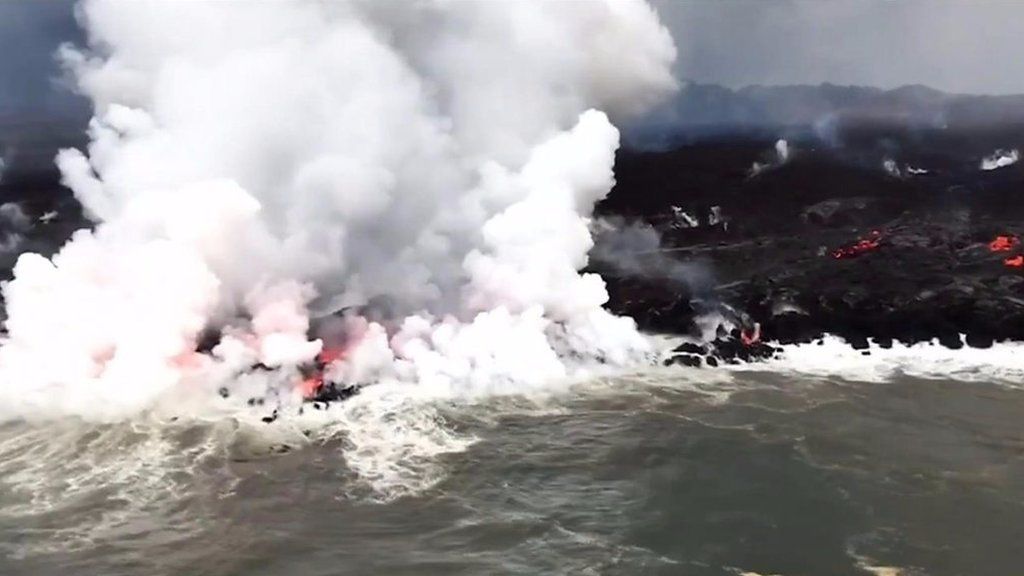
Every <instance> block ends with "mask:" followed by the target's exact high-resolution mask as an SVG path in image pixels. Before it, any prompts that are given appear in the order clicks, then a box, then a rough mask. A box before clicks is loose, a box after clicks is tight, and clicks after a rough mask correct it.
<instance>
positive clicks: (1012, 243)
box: [988, 234, 1020, 252]
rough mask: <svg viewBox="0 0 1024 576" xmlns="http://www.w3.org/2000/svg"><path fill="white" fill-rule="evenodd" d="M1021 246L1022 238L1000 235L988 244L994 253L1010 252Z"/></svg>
mask: <svg viewBox="0 0 1024 576" xmlns="http://www.w3.org/2000/svg"><path fill="white" fill-rule="evenodd" d="M1019 244H1020V238H1017V237H1016V236H1014V235H1012V234H1000V235H999V236H996V237H995V239H993V240H992V241H991V242H989V243H988V249H989V250H991V251H992V252H1009V251H1010V250H1013V249H1014V248H1016V247H1017V246H1018V245H1019Z"/></svg>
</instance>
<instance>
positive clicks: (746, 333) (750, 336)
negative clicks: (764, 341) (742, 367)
mask: <svg viewBox="0 0 1024 576" xmlns="http://www.w3.org/2000/svg"><path fill="white" fill-rule="evenodd" d="M760 341H761V324H759V323H756V322H755V323H754V327H753V329H751V330H747V329H746V328H744V329H742V330H740V342H742V343H743V345H744V346H753V345H754V344H757V343H758V342H760Z"/></svg>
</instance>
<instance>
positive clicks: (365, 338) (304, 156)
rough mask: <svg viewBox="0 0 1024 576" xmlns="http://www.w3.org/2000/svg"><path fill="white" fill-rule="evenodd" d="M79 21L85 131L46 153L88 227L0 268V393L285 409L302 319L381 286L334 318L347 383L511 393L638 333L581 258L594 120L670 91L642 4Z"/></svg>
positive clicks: (603, 139) (189, 6) (594, 358)
mask: <svg viewBox="0 0 1024 576" xmlns="http://www.w3.org/2000/svg"><path fill="white" fill-rule="evenodd" d="M81 15H82V19H83V23H84V25H85V26H86V27H87V30H88V34H89V43H90V49H88V50H82V49H77V48H70V47H68V48H64V49H63V50H62V56H63V58H64V60H65V62H66V64H67V66H68V67H69V69H70V70H71V71H72V72H73V74H74V76H75V78H76V79H77V82H78V86H79V87H80V89H81V90H82V92H83V93H85V94H86V95H88V96H89V97H90V98H91V99H92V100H93V102H94V105H95V117H94V119H93V120H92V122H91V123H90V127H89V135H90V138H91V143H90V145H89V147H88V150H87V151H86V152H84V153H83V152H80V151H78V150H65V151H63V152H61V153H60V155H59V156H58V158H57V163H58V166H59V168H60V169H61V172H62V174H63V178H64V182H65V183H66V184H67V185H68V186H69V187H70V188H71V189H72V190H73V191H74V193H75V196H76V197H77V198H78V199H79V200H80V201H81V203H82V205H83V207H84V209H85V211H86V213H87V214H89V215H90V216H91V217H92V218H93V219H94V220H95V221H96V223H97V225H96V227H95V230H93V231H86V230H83V231H79V232H78V233H76V234H75V235H74V237H73V238H72V239H71V240H70V241H69V242H68V244H67V245H66V246H64V247H63V249H62V250H61V251H60V252H59V253H58V254H56V255H55V256H54V257H53V258H52V259H47V258H44V257H42V256H39V255H36V254H24V255H22V256H21V258H20V259H19V261H18V263H17V265H16V267H15V270H14V274H15V279H14V280H13V281H11V282H10V283H9V284H7V285H6V286H5V287H4V296H5V298H6V301H7V306H8V321H7V324H6V328H7V331H8V336H7V340H6V341H5V342H4V343H3V346H2V348H0V402H2V404H3V406H4V408H3V409H2V410H5V411H9V412H11V413H13V414H19V415H24V414H29V413H33V411H34V410H35V409H37V408H38V409H42V410H45V411H46V413H48V414H62V413H73V414H79V415H84V416H87V417H95V418H111V417H120V416H122V415H125V414H128V413H132V412H134V411H137V410H140V409H146V408H148V407H151V406H153V405H155V404H158V403H159V402H160V401H161V400H162V399H165V398H168V397H171V396H173V397H175V398H181V397H189V398H192V397H201V396H202V395H204V394H208V393H210V392H211V391H216V390H218V389H221V388H223V387H233V388H237V389H240V390H246V391H251V390H258V391H260V393H263V394H267V393H273V394H276V395H278V396H279V397H280V399H281V401H286V400H287V399H288V398H291V397H294V396H295V395H297V394H298V392H297V390H298V387H297V386H296V384H295V382H296V379H297V378H298V376H297V367H298V366H300V365H302V364H303V363H306V362H309V361H310V360H311V359H312V358H313V357H314V356H316V355H317V354H318V353H319V352H320V351H321V349H322V347H323V343H322V342H321V341H320V340H319V339H312V340H311V339H310V337H309V331H310V326H311V321H313V319H314V318H315V317H316V316H318V315H321V314H323V313H327V312H332V311H335V310H338V309H340V308H342V307H346V306H360V305H363V304H365V303H367V302H370V301H371V299H375V298H377V299H379V298H382V297H383V298H386V299H387V300H388V301H389V302H392V303H393V306H392V307H391V313H390V316H389V317H388V318H382V319H379V321H374V320H369V319H365V318H360V317H355V316H352V317H349V318H346V319H342V320H339V322H343V323H344V331H345V338H344V340H345V342H346V344H345V345H346V346H347V350H345V353H344V354H343V355H338V356H339V357H340V358H341V359H340V360H338V361H336V362H335V363H334V364H333V365H332V366H331V367H330V370H331V372H332V373H333V374H334V375H335V376H336V377H337V378H339V379H340V380H343V381H346V380H347V381H359V382H362V383H366V382H372V381H376V380H388V379H397V380H403V381H409V382H416V383H418V384H419V385H422V386H424V387H427V388H429V389H433V390H440V391H445V392H460V393H477V392H480V391H490V390H494V389H498V390H505V389H513V390H514V389H518V388H521V387H523V386H531V385H541V384H543V383H545V382H548V381H550V380H552V379H557V378H563V377H566V376H568V375H572V374H573V373H574V371H576V370H577V369H579V367H581V366H586V365H591V364H594V363H604V364H612V365H620V364H626V363H629V362H634V361H637V360H638V359H640V358H643V357H644V355H645V354H646V353H647V352H648V344H647V341H646V340H645V339H644V338H642V337H641V336H640V335H639V334H638V333H637V332H636V329H635V325H634V324H633V322H632V321H631V320H629V319H624V318H616V317H613V316H611V315H610V314H609V313H607V312H605V311H604V310H603V309H602V308H601V305H602V303H603V302H604V301H605V299H606V297H607V296H606V293H605V289H604V285H603V282H602V281H601V279H600V278H599V277H597V276H594V275H586V274H585V275H581V274H579V273H578V270H580V269H582V268H583V267H584V266H585V265H586V263H587V252H588V250H589V249H590V247H591V245H592V240H591V237H590V233H589V230H588V226H587V221H588V217H589V214H590V213H591V210H592V208H593V206H594V204H595V202H597V201H598V200H600V199H601V198H602V197H604V195H605V194H606V193H607V192H608V190H609V189H610V187H611V185H612V183H613V175H612V163H613V158H614V152H615V150H616V148H617V146H618V131H617V130H616V129H615V128H614V127H613V125H612V124H611V122H610V121H609V116H610V117H611V118H613V119H614V118H622V117H626V116H628V115H632V114H636V113H639V112H642V111H643V110H645V109H646V108H647V107H649V106H650V105H653V104H654V103H656V102H657V101H658V100H659V99H661V98H662V97H663V96H665V95H667V94H669V93H671V92H672V91H673V90H674V89H675V81H674V80H673V78H672V76H671V74H670V67H671V65H672V63H673V60H674V58H675V48H674V45H673V43H672V39H671V37H670V36H669V34H668V32H667V31H666V30H665V29H664V28H663V27H662V26H661V25H660V24H659V22H658V20H657V17H656V15H655V13H654V12H653V11H652V10H651V8H650V7H649V6H648V5H647V4H646V3H644V2H643V1H641V0H636V1H607V2H574V3H539V2H536V3H535V2H525V1H524V2H457V3H443V2H417V3H406V2H383V3H381V2H344V3H330V2H328V3H325V2H316V1H312V0H310V1H296V2H263V3H247V4H245V5H244V6H242V5H240V4H237V3H230V2H223V3H220V2H195V3H184V2H157V1H153V2H144V1H140V2H131V3H125V2H119V1H116V0H88V1H86V2H85V3H83V4H82V5H81ZM596 109H600V110H604V112H600V111H597V110H596ZM311 311H312V312H311ZM214 329H216V330H217V331H219V332H220V333H221V334H222V336H221V337H220V339H219V340H218V343H217V345H216V346H215V347H214V348H213V349H212V352H210V353H208V354H207V353H199V352H197V349H198V348H199V347H200V341H201V339H202V338H203V337H204V335H205V334H208V333H209V332H210V331H211V330H214ZM570 359H571V360H570ZM252 366H260V367H261V369H260V370H257V371H253V370H252V369H251V367H252Z"/></svg>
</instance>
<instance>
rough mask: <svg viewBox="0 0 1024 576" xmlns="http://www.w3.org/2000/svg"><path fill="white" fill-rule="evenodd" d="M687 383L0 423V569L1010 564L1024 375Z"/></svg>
mask: <svg viewBox="0 0 1024 576" xmlns="http://www.w3.org/2000/svg"><path fill="white" fill-rule="evenodd" d="M697 378H699V377H698V376H694V377H691V378H689V379H683V378H681V377H680V378H678V379H677V378H676V377H672V376H662V377H659V378H655V379H651V378H644V379H620V380H616V381H605V382H597V383H594V384H593V385H589V386H584V387H582V389H580V390H577V391H574V392H572V393H569V394H565V395H561V396H559V397H556V398H549V399H546V400H544V401H530V402H527V401H525V400H522V399H519V400H516V399H503V400H494V401H491V402H476V403H474V404H472V405H466V404H465V403H457V404H449V403H440V404H438V403H435V404H434V405H432V406H430V407H429V408H423V409H408V410H405V411H403V410H401V409H399V410H395V411H392V412H381V413H378V412H373V411H372V410H369V409H367V408H366V407H365V406H364V407H363V408H359V407H355V408H352V412H351V413H350V414H348V415H347V416H346V420H345V424H344V425H339V426H326V427H322V428H320V429H317V430H305V432H306V433H307V434H308V436H309V437H308V438H307V437H306V436H305V435H303V434H302V432H303V430H299V429H298V428H296V427H294V426H290V425H289V424H287V423H275V425H273V426H268V427H264V428H262V429H261V428H259V427H257V426H254V425H247V424H240V423H237V422H235V421H232V420H222V421H219V422H214V423H196V422H186V421H183V420H179V421H177V422H173V423H162V424H161V423H154V422H148V421H146V422H135V423H129V424H117V425H94V424H85V423H79V422H72V421H63V422H60V423H49V424H26V423H12V424H7V425H4V426H3V427H0V574H4V575H9V576H17V575H49V574H65V575H75V576H88V575H97V576H99V575H103V576H113V575H121V574H124V575H129V574H131V575H136V574H168V575H171V574H173V575H179V574H188V575H192V574H197V575H198V574H209V575H235V574H237V575H247V576H257V575H278V574H291V575H336V574H388V575H395V574H530V575H534V574H573V575H576V574H595V575H596V574H608V575H614V574H672V575H676V574H683V575H688V574H692V575H709V576H710V575H738V574H744V573H757V574H763V575H766V574H779V575H785V576H791V575H822V576H824V575H828V576H843V575H851V576H852V575H865V574H872V573H874V574H884V575H893V574H902V575H920V574H927V575H934V576H944V575H950V576H952V575H975V576H980V575H988V574H991V575H1006V574H1013V573H1020V570H1021V569H1022V568H1021V555H1022V550H1024V545H1022V544H1021V536H1022V535H1024V432H1022V430H1024V428H1022V426H1021V422H1022V418H1024V391H1020V390H1014V389H1010V388H1007V387H1005V386H997V385H994V384H986V383H977V382H976V383H963V382H951V381H938V380H917V379H911V378H907V377H902V378H899V379H897V380H896V381H893V382H889V383H871V384H868V383H854V382H844V381H830V380H822V379H811V378H806V377H800V378H798V377H795V376H784V375H781V374H764V373H748V374H737V375H735V376H734V377H731V378H729V379H727V380H723V381H721V382H719V383H717V384H714V383H700V382H699V381H698V380H697ZM366 402H372V400H367V401H366Z"/></svg>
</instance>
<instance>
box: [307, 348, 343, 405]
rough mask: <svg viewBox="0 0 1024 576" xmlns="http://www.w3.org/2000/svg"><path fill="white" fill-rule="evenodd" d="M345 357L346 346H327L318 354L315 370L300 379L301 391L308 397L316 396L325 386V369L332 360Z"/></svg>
mask: <svg viewBox="0 0 1024 576" xmlns="http://www.w3.org/2000/svg"><path fill="white" fill-rule="evenodd" d="M343 358H345V349H344V348H325V349H323V350H321V351H320V353H319V354H317V355H316V360H315V364H314V372H313V374H311V375H310V376H308V377H306V378H304V379H302V380H301V381H299V386H298V388H299V392H301V393H302V397H303V398H306V399H310V398H314V397H315V396H316V395H317V393H318V392H319V391H320V389H321V388H323V386H324V370H325V369H326V368H327V367H328V366H330V365H331V363H332V362H335V361H337V360H341V359H343Z"/></svg>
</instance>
